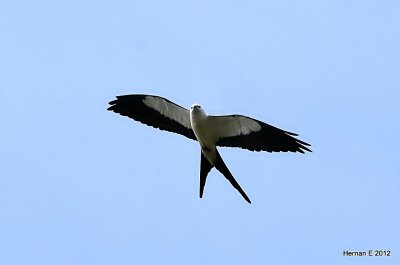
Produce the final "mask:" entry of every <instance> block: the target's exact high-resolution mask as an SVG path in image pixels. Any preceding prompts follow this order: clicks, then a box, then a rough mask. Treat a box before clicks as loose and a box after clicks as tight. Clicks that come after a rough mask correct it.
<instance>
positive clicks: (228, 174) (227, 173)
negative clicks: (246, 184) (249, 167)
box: [214, 150, 251, 203]
mask: <svg viewBox="0 0 400 265" xmlns="http://www.w3.org/2000/svg"><path fill="white" fill-rule="evenodd" d="M216 152H217V159H216V160H215V165H214V166H215V168H216V169H218V171H219V172H221V173H222V175H224V176H225V178H226V179H227V180H229V182H230V183H231V184H232V186H233V187H234V188H235V189H237V190H238V191H239V193H240V194H241V195H242V196H243V198H244V199H245V200H246V201H247V202H248V203H251V201H250V199H249V197H248V196H247V195H246V193H245V192H244V191H243V189H242V188H241V187H240V185H239V183H238V182H237V181H236V180H235V178H234V177H233V176H232V173H231V172H230V171H229V169H228V167H227V166H226V165H225V163H224V161H223V160H222V157H221V156H220V154H219V152H218V150H216Z"/></svg>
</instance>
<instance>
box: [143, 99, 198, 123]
mask: <svg viewBox="0 0 400 265" xmlns="http://www.w3.org/2000/svg"><path fill="white" fill-rule="evenodd" d="M143 103H144V104H145V105H146V106H148V107H149V108H152V109H154V110H156V111H158V112H159V113H160V114H161V115H163V116H164V117H167V118H168V119H171V120H173V121H176V122H178V123H180V124H182V125H183V126H185V127H186V128H188V129H191V128H192V126H191V125H190V113H189V110H187V109H184V108H182V107H180V106H178V105H175V104H173V103H171V102H168V101H166V100H164V99H162V98H159V97H153V96H146V97H145V98H144V100H143Z"/></svg>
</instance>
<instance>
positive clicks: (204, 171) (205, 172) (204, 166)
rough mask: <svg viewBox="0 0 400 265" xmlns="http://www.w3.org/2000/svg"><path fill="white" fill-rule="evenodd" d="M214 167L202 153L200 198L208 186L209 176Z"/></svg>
mask: <svg viewBox="0 0 400 265" xmlns="http://www.w3.org/2000/svg"><path fill="white" fill-rule="evenodd" d="M212 168H213V166H212V165H211V164H210V162H208V160H207V158H206V157H205V156H204V155H203V152H201V162H200V198H202V197H203V192H204V186H205V185H206V180H207V175H208V173H209V172H210V170H211V169H212Z"/></svg>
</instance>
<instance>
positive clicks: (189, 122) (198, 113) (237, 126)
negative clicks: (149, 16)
mask: <svg viewBox="0 0 400 265" xmlns="http://www.w3.org/2000/svg"><path fill="white" fill-rule="evenodd" d="M110 105H111V106H110V107H109V108H108V110H111V111H114V112H116V113H119V114H121V115H123V116H128V117H130V118H132V119H134V120H137V121H139V122H141V123H144V124H147V125H150V126H153V127H156V128H159V129H161V130H166V131H170V132H174V133H178V134H181V135H183V136H186V137H187V138H190V139H192V140H197V141H198V142H199V144H200V147H201V164H200V197H202V196H203V191H204V186H205V183H206V178H207V175H208V173H209V172H210V170H211V169H212V168H213V167H215V168H216V169H217V170H218V171H220V172H221V173H222V174H223V175H224V176H225V178H226V179H227V180H229V182H230V183H231V184H232V185H233V187H234V188H235V189H237V190H238V191H239V193H240V194H241V195H242V196H243V198H244V199H245V200H246V201H247V202H248V203H251V201H250V199H249V198H248V196H247V195H246V193H245V192H244V191H243V189H242V188H241V187H240V185H239V184H238V183H237V181H236V180H235V179H234V177H233V176H232V174H231V172H230V171H229V169H228V167H227V166H226V165H225V163H224V161H223V160H222V157H221V156H220V154H219V152H218V149H217V146H228V147H240V148H244V149H248V150H251V151H267V152H288V151H289V152H300V153H304V151H310V152H311V150H310V149H308V148H307V146H310V145H309V144H308V143H306V142H303V141H300V140H298V139H296V138H294V136H297V134H294V133H291V132H288V131H284V130H281V129H278V128H276V127H273V126H271V125H269V124H266V123H263V122H261V121H258V120H256V119H252V118H249V117H246V116H242V115H229V116H210V115H207V114H206V112H205V111H204V110H203V109H202V108H201V106H200V105H198V104H193V105H192V106H191V108H190V111H189V110H187V109H185V108H183V107H181V106H179V105H177V104H175V103H173V102H171V101H169V100H167V99H165V98H162V97H158V96H152V95H125V96H118V97H117V99H116V100H114V101H111V102H110Z"/></svg>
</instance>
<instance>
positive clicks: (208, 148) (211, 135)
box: [190, 105, 218, 165]
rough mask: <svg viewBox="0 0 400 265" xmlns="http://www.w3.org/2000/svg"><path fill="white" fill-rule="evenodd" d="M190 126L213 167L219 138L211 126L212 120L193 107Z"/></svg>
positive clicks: (201, 110)
mask: <svg viewBox="0 0 400 265" xmlns="http://www.w3.org/2000/svg"><path fill="white" fill-rule="evenodd" d="M194 106H197V105H194ZM190 124H191V126H192V130H193V132H194V134H195V135H196V138H197V140H198V141H199V143H200V146H201V151H202V152H203V154H204V156H205V157H206V158H207V160H208V161H209V162H210V163H211V165H214V164H215V159H216V154H217V152H216V143H217V141H218V138H217V137H216V135H215V132H214V130H213V128H212V125H211V124H210V120H209V118H208V116H207V114H206V113H205V112H204V111H203V109H201V108H200V107H199V108H196V107H193V106H192V108H191V109H190Z"/></svg>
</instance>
